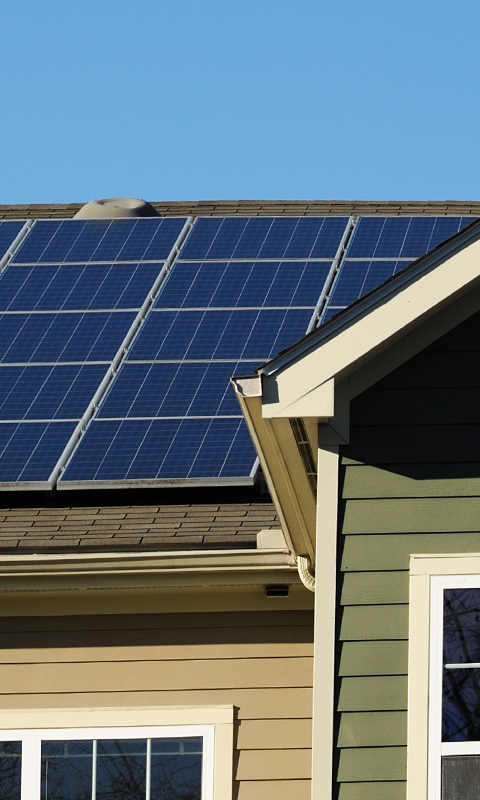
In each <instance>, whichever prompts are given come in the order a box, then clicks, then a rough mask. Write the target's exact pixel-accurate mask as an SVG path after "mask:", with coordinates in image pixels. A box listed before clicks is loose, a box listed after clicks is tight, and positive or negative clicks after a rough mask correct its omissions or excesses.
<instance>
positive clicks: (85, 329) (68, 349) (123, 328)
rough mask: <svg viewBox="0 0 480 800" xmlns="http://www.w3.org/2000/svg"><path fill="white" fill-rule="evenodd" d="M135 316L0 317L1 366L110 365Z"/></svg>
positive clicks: (9, 315) (106, 314) (94, 313)
mask: <svg viewBox="0 0 480 800" xmlns="http://www.w3.org/2000/svg"><path fill="white" fill-rule="evenodd" d="M135 316H136V315H135V312H122V311H120V312H112V313H108V312H106V313H103V312H93V313H85V314H81V313H68V314H48V313H45V314H5V313H4V314H0V362H2V363H4V364H7V363H8V364H18V363H25V362H37V363H38V362H59V361H111V360H112V359H113V357H114V356H115V354H116V352H117V350H118V348H119V347H120V345H121V343H122V341H123V339H124V338H125V336H126V334H127V331H128V329H129V328H130V326H131V324H132V322H133V320H134V319H135Z"/></svg>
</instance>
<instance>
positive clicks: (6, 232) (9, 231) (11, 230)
mask: <svg viewBox="0 0 480 800" xmlns="http://www.w3.org/2000/svg"><path fill="white" fill-rule="evenodd" d="M24 225H25V222H20V221H19V222H17V221H16V220H12V221H10V220H2V221H1V222H0V261H1V260H2V258H3V257H4V256H5V255H6V253H7V251H8V248H9V247H10V245H11V244H13V242H14V241H15V239H16V238H17V236H18V234H19V233H20V231H21V230H22V228H23V226H24Z"/></svg>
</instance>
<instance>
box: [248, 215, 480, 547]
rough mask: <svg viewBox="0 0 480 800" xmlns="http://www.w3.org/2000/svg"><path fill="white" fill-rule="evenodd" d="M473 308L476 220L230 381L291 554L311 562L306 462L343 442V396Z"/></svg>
mask: <svg viewBox="0 0 480 800" xmlns="http://www.w3.org/2000/svg"><path fill="white" fill-rule="evenodd" d="M479 309H480V222H475V223H473V224H472V225H470V226H468V228H465V229H464V230H463V231H461V232H460V233H458V234H456V235H455V236H453V237H451V239H449V240H447V241H446V242H444V243H443V244H442V245H439V246H438V247H437V248H435V250H432V251H431V252H430V253H428V254H427V255H425V256H423V257H422V258H420V259H418V260H417V261H415V262H414V263H413V264H411V265H410V266H409V267H407V268H406V269H404V270H403V271H402V272H400V273H398V274H397V275H395V276H394V277H393V278H391V279H390V280H388V281H386V282H385V283H384V284H382V285H381V286H380V287H378V288H377V289H376V290H374V291H373V292H371V293H370V294H368V295H366V296H365V297H363V298H362V299H361V300H359V301H357V302H356V303H354V304H353V305H352V306H350V307H349V308H347V309H345V311H343V312H341V313H340V314H338V315H337V316H336V317H334V318H333V319H332V320H331V321H330V322H328V323H327V324H326V325H324V326H322V327H321V328H318V329H316V330H314V331H313V332H312V333H310V334H308V335H307V336H305V337H304V338H303V339H301V340H300V341H299V342H297V343H296V344H295V345H293V346H292V347H290V348H289V349H288V350H285V351H284V352H283V353H280V354H279V355H278V356H277V357H276V358H274V359H272V360H271V361H269V362H268V363H267V364H265V365H264V366H262V367H260V368H259V369H258V370H257V371H256V374H255V375H253V376H247V377H237V378H234V379H233V384H234V387H235V390H236V393H237V398H238V400H239V402H240V406H241V408H242V411H243V413H244V415H245V419H246V421H247V424H248V427H249V429H250V432H251V434H252V437H253V440H254V443H255V446H256V449H257V453H258V456H259V459H260V463H261V465H262V469H263V471H264V474H265V478H266V480H267V483H268V485H269V489H270V491H271V494H272V497H273V499H274V502H275V504H276V506H277V510H278V513H279V516H280V519H281V523H282V527H283V530H284V533H285V536H286V540H287V544H288V545H289V546H290V547H291V548H292V551H293V552H294V553H295V554H296V555H307V556H309V557H310V559H311V560H312V561H313V562H314V558H315V535H316V517H315V512H316V497H315V496H314V492H313V491H312V479H311V472H312V465H316V464H317V463H318V462H317V453H318V447H319V446H327V447H328V446H338V445H342V444H346V443H348V438H349V406H350V401H351V400H352V399H353V398H354V397H355V396H357V395H358V394H360V393H361V392H363V391H365V390H366V389H367V388H368V387H369V386H371V385H372V384H373V383H375V382H376V381H378V380H380V379H381V378H382V377H384V375H386V374H388V373H389V372H391V371H392V370H393V369H395V368H396V367H398V366H400V365H401V364H402V363H404V362H405V361H407V360H408V359H409V358H411V357H413V356H414V355H416V353H418V352H419V351H420V350H422V349H423V348H425V347H427V346H428V345H429V344H431V343H432V342H433V341H435V340H436V339H437V338H439V337H440V336H442V335H443V334H444V333H446V332H447V331H449V330H451V329H452V328H453V327H455V326H456V325H458V324H460V323H461V322H462V321H463V320H464V319H466V318H467V317H468V316H470V315H471V314H474V313H475V312H476V311H477V310H479ZM308 465H310V466H308ZM319 480H321V476H319Z"/></svg>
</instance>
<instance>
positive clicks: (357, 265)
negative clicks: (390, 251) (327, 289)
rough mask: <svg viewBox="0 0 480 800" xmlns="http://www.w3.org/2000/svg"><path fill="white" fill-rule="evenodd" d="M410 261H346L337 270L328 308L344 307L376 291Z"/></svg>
mask: <svg viewBox="0 0 480 800" xmlns="http://www.w3.org/2000/svg"><path fill="white" fill-rule="evenodd" d="M410 263H411V262H410V261H348V260H345V261H344V262H343V263H342V266H341V268H340V270H339V273H338V277H337V281H336V283H335V286H334V289H333V291H332V294H331V296H330V300H329V303H328V305H329V306H336V307H337V308H338V307H345V306H348V305H350V303H354V302H355V300H358V298H359V297H363V295H365V294H367V292H370V291H371V290H372V289H376V287H377V286H380V284H381V283H383V282H384V281H386V280H387V279H388V278H391V276H392V275H395V274H396V273H397V272H399V271H400V270H402V269H405V267H407V266H408V264H410Z"/></svg>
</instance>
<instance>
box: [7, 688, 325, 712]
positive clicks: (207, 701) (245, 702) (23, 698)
mask: <svg viewBox="0 0 480 800" xmlns="http://www.w3.org/2000/svg"><path fill="white" fill-rule="evenodd" d="M138 685H140V684H138ZM192 705H193V706H204V705H234V706H235V707H236V714H237V716H238V719H275V720H276V719H279V718H280V717H281V718H282V719H297V718H309V717H311V716H312V688H311V686H310V687H305V688H291V687H289V688H285V689H271V688H263V687H262V688H258V689H257V688H253V689H251V688H247V689H242V688H231V689H197V690H186V689H182V690H179V691H145V690H144V689H143V687H142V689H141V690H140V689H138V690H137V691H127V692H117V691H106V692H94V691H89V692H79V693H73V692H72V691H71V689H69V691H67V692H62V693H57V692H51V693H49V694H47V693H45V691H44V690H42V692H39V693H30V692H28V691H27V692H25V693H20V692H18V693H16V694H13V693H12V694H0V709H11V708H76V707H79V708H94V707H98V706H117V707H118V706H192Z"/></svg>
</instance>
